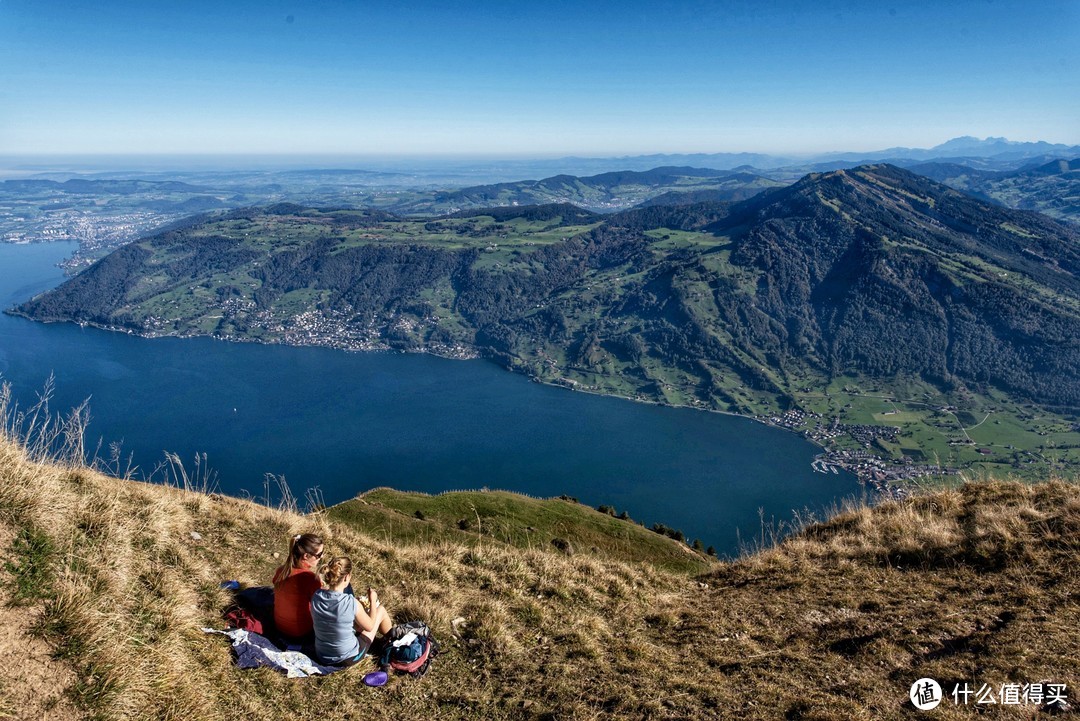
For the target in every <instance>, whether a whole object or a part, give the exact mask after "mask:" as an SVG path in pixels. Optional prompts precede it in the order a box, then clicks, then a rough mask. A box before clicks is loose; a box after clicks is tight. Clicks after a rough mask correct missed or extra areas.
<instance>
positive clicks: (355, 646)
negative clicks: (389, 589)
mask: <svg viewBox="0 0 1080 721" xmlns="http://www.w3.org/2000/svg"><path fill="white" fill-rule="evenodd" d="M324 575H325V578H326V585H327V587H328V588H324V589H320V590H319V591H316V592H315V597H314V598H312V599H311V617H312V620H313V622H314V625H315V655H316V656H318V658H319V660H320V661H321V662H322V663H325V664H327V665H329V666H351V665H353V664H354V663H356V662H357V661H359V660H360V659H362V658H363V657H364V654H366V653H367V650H368V648H370V647H371V642H372V641H374V640H375V634H376V633H386V632H387V631H389V630H390V627H391V626H392V625H393V622H392V621H391V620H390V614H389V613H387V612H386V608H385V607H384V606H382V605H380V604H379V595H378V594H377V593H375V589H373V588H369V589H368V608H367V610H365V609H364V606H363V604H361V603H360V602H359V601H358V600H357V599H356V596H354V595H353V594H351V593H349V592H347V591H346V589H347V588H348V587H349V584H350V583H351V582H352V561H350V560H349V559H348V558H346V557H345V556H342V557H340V558H335V559H334V560H332V561H330V563H329V564H327V566H326V570H325V573H324Z"/></svg>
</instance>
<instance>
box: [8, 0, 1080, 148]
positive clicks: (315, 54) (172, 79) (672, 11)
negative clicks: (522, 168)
mask: <svg viewBox="0 0 1080 721" xmlns="http://www.w3.org/2000/svg"><path fill="white" fill-rule="evenodd" d="M1078 41H1080V2H1078V1H1077V0H1059V1H1055V2H1041V1H1040V0H1029V1H1027V2H1011V1H1005V0H993V1H987V0H978V1H971V2H967V1H963V0H937V1H936V2H915V1H908V2H899V1H897V2H874V1H873V0H864V1H863V2H847V1H846V0H844V1H840V0H836V1H834V0H816V1H808V2H793V1H792V2H766V0H758V1H745V2H744V1H742V0H738V1H735V0H731V1H723V0H718V1H716V2H640V1H638V0H620V1H619V2H606V1H596V2H590V1H589V0H577V1H576V2H563V1H562V0H549V1H547V2H529V3H524V2H508V1H503V2H456V1H455V0H444V1H443V2H391V1H389V0H382V1H380V2H364V1H361V0H351V1H341V0H339V1H333V0H293V1H291V2H282V1H279V0H260V1H259V2H233V1H230V0H217V1H216V2H203V1H201V0H139V1H138V2H127V1H123V2H111V1H110V0H95V1H94V2H87V1H86V0H79V1H77V2H61V1H59V0H0V153H6V154H10V153H33V154H40V153H155V154H161V153H350V154H383V155H395V154H402V155H406V154H419V155H425V154H490V155H502V156H544V155H553V154H554V155H562V154H579V155H607V154H636V153H650V152H722V151H759V152H787V153H791V152H818V151H827V150H872V149H879V148H884V147H890V146H898V145H904V146H914V147H928V146H932V145H935V144H937V143H940V142H943V141H945V140H947V139H949V138H951V137H954V136H957V135H967V134H970V135H977V136H980V137H982V136H987V135H995V136H1006V137H1008V138H1010V139H1014V140H1040V139H1041V140H1048V141H1051V142H1067V143H1080V54H1078V53H1077V52H1076V48H1077V47H1078V44H1080V42H1078Z"/></svg>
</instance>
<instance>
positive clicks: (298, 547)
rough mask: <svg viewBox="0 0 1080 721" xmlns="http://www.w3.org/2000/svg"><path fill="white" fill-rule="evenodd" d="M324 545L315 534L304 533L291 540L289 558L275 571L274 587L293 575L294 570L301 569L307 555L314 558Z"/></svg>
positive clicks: (320, 538)
mask: <svg viewBox="0 0 1080 721" xmlns="http://www.w3.org/2000/svg"><path fill="white" fill-rule="evenodd" d="M322 545H323V540H322V537H320V536H316V535H315V534H314V533H302V534H300V535H298V536H293V537H292V538H290V539H289V556H288V558H286V560H285V563H284V564H282V565H281V566H280V567H279V568H278V569H277V570H276V571H274V582H273V583H274V585H275V586H276V585H278V584H279V583H281V582H282V581H284V580H285V579H286V578H288V577H289V576H290V575H292V572H293V570H295V569H297V568H299V567H300V561H302V560H303V559H304V555H305V554H310V555H312V556H314V555H315V554H316V553H318V551H319V548H320V547H321V546H322Z"/></svg>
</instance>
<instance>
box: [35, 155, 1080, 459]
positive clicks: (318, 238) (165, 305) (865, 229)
mask: <svg viewBox="0 0 1080 721" xmlns="http://www.w3.org/2000/svg"><path fill="white" fill-rule="evenodd" d="M1078 270H1080V233H1078V232H1077V231H1076V230H1074V229H1072V228H1071V227H1069V226H1066V225H1062V224H1059V223H1056V222H1054V221H1052V220H1050V219H1048V218H1046V217H1045V216H1041V215H1038V214H1035V213H1030V212H1023V211H1015V210H1009V209H1005V208H1001V207H998V206H995V205H990V204H988V203H985V202H983V201H980V200H978V199H975V198H972V197H970V196H967V195H964V194H962V193H960V192H957V191H955V190H952V189H950V188H947V187H945V186H943V185H940V184H938V183H936V182H933V181H931V180H929V179H927V178H925V177H921V176H917V175H914V174H912V173H909V172H907V171H904V170H901V169H898V168H895V167H892V166H888V165H878V166H864V167H860V168H856V169H853V170H847V171H836V172H831V173H826V174H813V175H809V176H807V177H805V178H803V179H802V180H800V181H799V182H798V183H796V184H794V185H792V186H790V187H787V188H781V189H777V190H772V191H769V192H766V193H763V194H761V195H758V196H756V197H754V198H751V199H749V200H746V201H742V202H740V203H736V204H730V203H716V202H705V203H697V204H693V205H678V206H666V205H657V206H651V207H646V208H639V209H635V210H631V211H626V212H623V213H620V214H616V215H611V216H605V217H599V216H595V215H593V214H591V213H589V212H588V211H582V210H580V209H577V208H575V207H573V206H570V205H556V206H544V207H540V208H520V209H507V208H503V209H498V210H492V211H487V212H484V213H482V214H480V213H462V214H458V215H455V216H445V217H441V218H432V219H428V220H422V221H416V220H402V219H398V218H394V217H393V216H390V215H387V214H385V213H380V212H378V211H351V210H339V211H327V210H322V211H320V210H311V209H304V208H302V207H300V206H294V205H286V204H281V205H278V206H273V207H271V208H267V209H265V210H250V211H239V212H232V213H230V214H229V215H226V216H223V217H221V218H219V219H216V220H211V221H207V222H205V223H202V224H199V225H196V226H194V227H190V228H180V229H177V230H173V231H170V232H166V233H162V234H159V235H156V236H154V237H151V238H147V239H144V240H142V241H139V242H137V243H134V244H131V245H129V246H126V247H124V248H122V249H120V250H118V251H116V252H115V253H113V254H112V255H111V256H109V257H107V258H106V259H104V260H103V261H101V262H100V263H98V264H97V265H95V266H93V267H92V268H90V269H89V270H87V271H86V272H84V273H82V274H80V275H79V276H77V277H75V278H73V279H72V280H70V281H69V282H67V283H66V284H65V285H63V286H61V287H60V288H58V289H57V290H55V291H52V292H50V293H48V294H45V295H43V296H41V297H38V298H35V299H33V300H32V301H30V302H28V303H26V304H25V305H24V306H22V307H21V309H20V312H23V313H25V314H27V315H29V316H31V317H34V318H37V319H40V320H74V321H79V322H87V323H94V324H98V325H103V326H109V327H120V328H124V329H129V330H133V331H136V332H140V333H146V334H193V333H195V334H210V335H215V336H219V337H223V338H234V339H255V340H261V341H269V342H288V343H299V344H323V345H331V346H336V347H343V348H354V349H372V348H386V347H391V348H401V349H428V350H433V351H435V352H439V353H442V354H445V355H455V356H469V355H483V356H488V357H491V358H494V359H497V360H498V361H499V362H501V363H503V364H504V365H506V366H507V367H510V368H513V369H517V370H521V371H523V372H526V373H528V374H530V375H532V376H533V377H536V378H538V379H541V380H547V381H554V382H560V383H564V384H566V385H570V386H573V387H575V388H579V389H586V390H595V391H599V392H607V393H616V394H619V395H626V396H632V397H638V398H643V399H649V400H658V401H662V402H668V403H675V404H689V405H696V406H701V407H707V408H714V409H720V410H729V411H736V412H741V413H751V414H759V415H769V414H779V413H782V412H784V411H785V410H789V409H802V410H809V409H811V408H814V407H816V406H815V405H814V403H815V402H816V401H813V400H812V398H814V397H818V398H821V397H824V396H822V395H821V394H822V392H825V391H828V390H829V389H830V388H833V384H834V383H836V382H838V381H840V380H842V379H846V378H855V379H859V378H861V379H868V380H869V381H872V382H874V383H876V384H878V385H881V387H882V392H885V393H889V392H891V393H893V394H898V393H901V392H903V393H907V390H905V389H907V388H908V387H909V386H910V384H911V383H916V384H918V385H919V389H920V390H919V391H918V392H919V393H920V394H930V395H934V394H941V396H942V397H941V400H940V403H939V405H949V404H952V403H955V402H956V398H957V397H960V396H964V395H965V394H968V395H970V394H975V395H978V396H980V397H982V398H983V399H984V400H985V401H986V402H987V403H997V404H998V405H1000V403H1004V402H1006V401H1009V400H1010V399H1011V402H1014V403H1015V402H1036V403H1039V404H1042V405H1043V406H1045V407H1054V408H1057V409H1065V410H1066V411H1067V410H1068V409H1073V412H1075V409H1076V408H1077V407H1078V406H1080V330H1078V329H1080V278H1078ZM890 389H891V390H890ZM815 394H816V395H815ZM1002 394H1004V395H1002ZM908 395H911V394H908ZM826 396H828V393H826ZM971 397H974V396H971ZM994 398H997V400H996V401H994V400H993V399H994ZM831 402H832V401H830V403H831ZM935 402H938V401H935ZM924 405H926V404H924ZM930 405H932V404H930ZM988 407H989V406H988ZM993 407H997V406H993ZM968 425H970V424H968ZM964 434H965V435H967V434H966V431H964ZM1024 442H1025V443H1026V442H1027V441H1024ZM921 443H922V442H921V441H920V443H918V444H916V443H913V444H909V445H908V446H907V447H908V448H910V449H911V450H915V449H917V448H918V447H919V446H920V444H921ZM950 443H951V441H950ZM1002 445H1003V446H1004V445H1006V444H1004V443H1003V444H1002ZM1008 445H1015V444H1011V443H1010V444H1008ZM878 450H881V449H878ZM884 451H885V452H888V453H893V454H894V455H896V456H897V457H899V456H902V455H911V454H910V453H906V451H905V450H904V449H903V448H901V447H888V448H885V449H884ZM984 455H985V454H984ZM1013 460H1014V461H1015V460H1016V459H1015V458H1013Z"/></svg>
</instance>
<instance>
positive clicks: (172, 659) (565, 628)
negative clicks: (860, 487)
mask: <svg viewBox="0 0 1080 721" xmlns="http://www.w3.org/2000/svg"><path fill="white" fill-rule="evenodd" d="M311 529H314V530H317V531H319V532H321V533H323V534H324V535H325V536H326V537H327V540H328V550H329V552H330V553H331V554H334V555H336V554H347V555H349V556H351V557H352V558H353V561H354V564H355V565H356V568H357V571H356V573H357V576H358V578H357V581H356V583H357V585H358V586H360V587H362V586H363V585H365V584H370V585H374V586H375V587H377V588H378V589H379V590H380V595H381V596H382V598H383V599H384V602H385V603H386V605H387V607H388V608H390V609H391V611H393V612H394V613H395V614H396V616H397V617H398V618H404V617H421V618H423V619H425V620H427V621H429V623H430V624H431V626H432V628H433V629H434V631H435V634H436V636H437V637H438V638H439V640H440V641H441V642H442V645H443V648H444V653H443V655H442V656H440V657H439V659H438V660H437V661H436V662H435V664H434V665H433V666H432V670H431V672H430V673H429V674H428V675H427V676H426V677H425V678H424V679H422V680H419V681H414V680H413V679H410V678H397V679H394V680H393V681H392V683H391V684H389V685H388V686H387V687H385V688H382V689H369V688H367V687H365V686H363V685H362V683H361V677H362V675H363V669H352V670H350V671H347V672H344V673H340V674H336V675H334V676H331V677H328V678H325V679H304V680H288V679H285V678H284V677H282V676H279V675H277V674H275V673H273V672H270V671H266V670H257V671H239V670H237V669H236V668H235V667H234V665H233V663H232V661H231V657H230V651H229V648H228V643H227V641H226V640H225V639H223V638H222V637H219V636H207V635H204V634H203V633H202V632H201V631H199V628H200V627H202V626H218V627H220V626H221V621H220V613H221V611H222V609H223V608H224V607H225V605H226V604H227V602H228V596H227V594H226V593H225V592H223V591H222V590H220V588H219V582H220V581H221V580H223V579H230V578H237V579H240V580H241V581H243V582H245V583H248V584H253V585H261V584H265V583H267V582H268V579H269V578H270V575H271V573H272V571H273V568H274V567H275V566H276V565H277V564H278V563H280V559H279V558H275V555H274V554H275V553H282V552H283V551H284V550H285V543H286V539H287V538H288V537H289V536H290V535H291V534H292V533H294V532H299V531H306V530H311ZM193 531H194V532H196V533H197V534H199V536H200V538H198V539H195V538H193V536H192V532H193ZM20 534H21V536H20ZM19 537H24V538H31V539H34V538H37V539H44V541H42V543H43V544H45V545H42V546H41V547H40V548H39V549H38V550H37V551H33V552H31V551H28V550H26V549H27V548H28V547H27V546H26V544H23V545H19V544H18V543H17V542H16V540H14V539H17V538H19ZM0 539H8V540H7V541H6V543H7V548H5V549H4V555H5V556H7V557H12V558H15V559H16V561H17V562H16V563H15V564H14V566H13V568H11V569H9V570H8V571H6V572H3V575H4V577H5V581H4V583H5V585H6V586H9V587H10V588H11V589H18V588H19V586H18V581H19V579H20V578H21V579H23V580H25V579H26V578H32V579H34V583H35V585H34V587H32V588H30V589H29V596H28V597H27V598H26V599H25V600H24V601H23V602H22V605H21V606H18V607H14V606H11V605H8V606H5V607H2V608H0V623H3V624H8V623H12V622H15V621H16V618H19V619H24V618H25V614H27V613H30V614H31V616H32V617H33V618H34V622H33V629H34V633H35V634H36V635H37V637H38V638H40V639H44V640H45V641H46V642H47V643H48V644H51V647H52V648H53V649H54V653H55V655H56V656H57V658H59V659H62V660H63V663H64V665H65V666H66V668H67V669H69V670H70V676H69V677H68V681H67V682H66V685H67V687H68V688H67V694H68V697H69V698H70V700H71V702H72V703H73V704H74V706H73V708H78V709H79V713H80V714H82V715H84V716H86V717H94V718H104V719H232V718H241V717H247V718H278V717H296V718H326V719H347V718H362V717H387V716H397V717H416V718H447V719H475V718H492V719H511V718H513V719H518V718H535V719H598V718H612V719H614V718H618V719H645V718H690V719H696V718H742V719H755V718H761V719H772V718H806V719H811V718H813V719H859V718H865V719H878V718H885V719H888V718H908V717H910V716H911V715H912V714H914V713H915V712H914V711H913V710H912V709H911V707H910V704H909V703H908V701H907V694H908V689H909V688H910V686H911V683H912V682H913V681H914V680H916V679H917V678H920V677H922V676H930V677H933V678H937V679H938V680H939V681H941V682H942V683H943V685H947V687H948V688H951V683H953V682H956V681H964V680H967V681H970V682H980V683H981V682H986V683H993V684H1000V683H1002V682H1005V681H1017V682H1033V681H1042V680H1051V681H1055V682H1060V683H1067V684H1069V688H1070V694H1074V693H1075V692H1076V684H1077V682H1078V681H1080V642H1078V641H1077V639H1076V632H1077V629H1078V628H1080V581H1078V580H1077V573H1076V570H1077V561H1078V560H1080V492H1078V490H1077V488H1076V487H1075V486H1072V485H1067V484H1064V483H1057V482H1054V483H1046V484H1042V485H1037V486H1022V485H1019V484H1010V483H991V484H977V485H967V486H964V487H963V488H961V489H959V490H956V491H949V492H944V493H939V494H936V495H933V496H926V497H921V498H916V499H913V500H910V501H907V502H903V503H886V504H882V505H881V506H878V507H876V508H872V509H871V508H858V509H855V510H852V511H850V512H846V513H843V514H840V515H838V516H836V517H835V518H833V519H831V520H829V521H828V522H826V523H822V524H819V525H815V526H812V527H810V528H807V529H805V530H804V531H803V532H802V533H800V534H798V535H797V536H795V537H792V538H789V539H787V540H785V541H783V542H782V543H781V544H779V545H778V546H777V547H775V548H773V549H768V550H764V551H760V552H758V553H756V554H754V555H752V556H749V557H747V558H745V559H742V560H739V561H736V562H732V563H726V564H721V565H719V566H718V567H717V569H716V570H715V571H712V572H709V573H708V574H707V575H704V576H699V577H690V576H687V575H679V574H677V573H672V572H667V571H662V570H658V569H656V568H653V567H650V566H647V565H631V564H628V563H623V562H614V561H605V560H603V559H597V558H593V557H584V556H574V557H567V556H565V555H563V554H560V553H558V552H549V551H546V550H518V549H513V548H505V547H490V548H489V547H480V548H468V547H465V546H458V545H452V544H445V543H444V544H433V545H423V544H419V545H416V546H409V547H402V548H394V547H390V546H388V545H385V544H384V543H382V542H380V541H379V540H377V539H375V538H372V537H369V536H367V535H365V534H364V533H363V532H362V531H361V530H359V529H357V528H352V527H348V526H345V525H341V524H340V523H332V522H329V521H328V520H327V519H326V518H325V516H322V515H308V516H302V515H298V514H295V513H291V512H287V511H282V510H276V509H270V508H266V507H263V506H260V505H257V504H254V503H251V502H248V501H244V500H239V499H234V498H228V497H221V496H216V495H206V494H200V493H195V492H190V491H184V490H179V489H176V488H169V487H165V486H160V485H149V484H144V483H138V482H133V481H127V480H120V479H116V478H110V477H108V476H105V475H101V474H99V473H96V472H94V471H91V470H88V469H85V468H78V467H70V466H64V465H62V464H55V463H45V462H40V461H39V460H35V459H34V458H31V457H29V456H28V454H27V451H26V450H25V448H24V447H23V446H22V445H20V444H19V443H17V442H15V441H14V440H12V439H11V438H10V437H9V438H7V439H2V440H0ZM46 542H47V543H46ZM42 548H44V549H45V550H41V549H42ZM34 553H36V554H37V556H38V557H39V558H37V561H41V562H42V563H44V565H45V567H46V568H47V571H48V573H47V574H45V575H44V576H40V575H38V576H28V575H26V574H27V573H28V571H27V568H29V566H27V565H26V564H27V563H29V562H30V561H33V560H35V559H32V558H23V556H27V555H28V554H29V555H33V554H34ZM39 565H40V564H39ZM20 574H22V575H20ZM24 585H25V584H24ZM24 590H25V589H24ZM17 614H23V615H22V616H17ZM459 617H460V618H463V619H465V625H464V626H461V624H458V625H459V629H460V631H461V633H460V636H455V635H454V629H453V626H452V621H453V620H454V619H457V618H459ZM20 622H22V623H25V620H21V621H20ZM0 651H6V649H0ZM12 673H13V674H15V675H16V677H17V675H18V674H19V670H18V668H16V669H14V671H13V672H12ZM57 678H58V679H61V681H60V683H64V682H63V680H62V679H63V678H64V677H63V676H58V677H57ZM0 708H3V707H2V706H0ZM994 710H996V711H998V712H999V714H1000V715H1003V717H1013V718H1030V717H1031V715H1032V713H1033V711H1034V709H1033V708H1032V707H1027V709H1026V711H1025V710H1024V709H1023V707H1021V709H1019V710H1016V709H1014V710H1012V715H1011V716H1010V714H1009V713H1008V710H1007V709H1003V708H1002V707H997V708H996V709H994ZM1003 711H1005V713H1003V714H1001V713H1000V712H1003ZM934 713H935V717H937V718H961V717H968V716H972V715H974V713H973V709H971V708H968V709H955V708H952V707H951V705H950V704H949V703H946V704H944V705H943V706H942V707H939V709H938V710H937V711H935V712H934Z"/></svg>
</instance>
